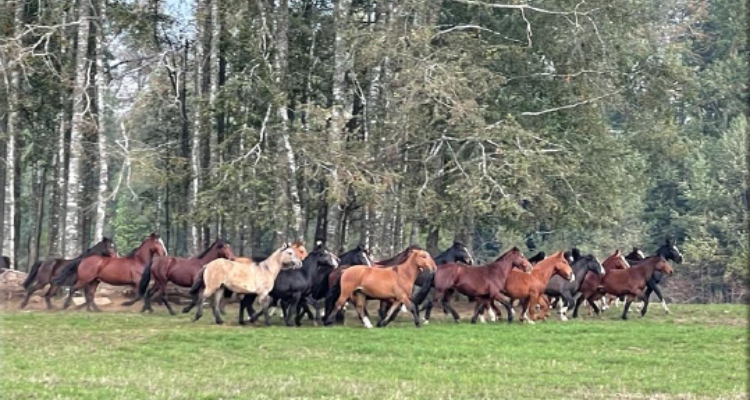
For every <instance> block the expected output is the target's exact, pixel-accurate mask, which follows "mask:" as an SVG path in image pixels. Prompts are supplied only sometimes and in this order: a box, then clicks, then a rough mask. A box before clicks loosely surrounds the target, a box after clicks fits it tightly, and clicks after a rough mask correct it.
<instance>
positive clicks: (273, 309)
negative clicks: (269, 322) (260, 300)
mask: <svg viewBox="0 0 750 400" xmlns="http://www.w3.org/2000/svg"><path fill="white" fill-rule="evenodd" d="M274 314H276V307H271V308H269V309H268V316H269V317H273V315H274Z"/></svg>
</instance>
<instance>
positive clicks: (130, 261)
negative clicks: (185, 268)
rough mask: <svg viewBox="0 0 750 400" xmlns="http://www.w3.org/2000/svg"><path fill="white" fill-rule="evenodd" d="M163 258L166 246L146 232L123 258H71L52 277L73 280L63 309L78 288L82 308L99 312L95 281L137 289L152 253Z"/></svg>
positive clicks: (61, 281) (64, 281) (57, 281)
mask: <svg viewBox="0 0 750 400" xmlns="http://www.w3.org/2000/svg"><path fill="white" fill-rule="evenodd" d="M155 255H156V256H160V257H164V256H166V255H167V249H166V248H165V247H164V242H162V240H161V238H160V237H159V235H157V234H156V233H155V232H154V233H152V234H151V235H149V236H148V237H147V238H146V239H145V240H144V241H143V242H142V243H141V245H140V246H138V247H137V248H136V249H134V250H133V251H131V252H130V254H128V255H127V256H125V257H117V258H110V257H101V256H91V257H87V258H83V259H80V260H76V261H73V262H72V263H70V264H68V265H67V266H65V267H64V268H63V270H62V271H61V272H60V274H59V275H58V276H56V277H55V278H53V279H52V283H54V284H56V285H66V284H67V285H69V283H67V282H68V280H71V279H73V278H74V279H75V281H74V282H75V283H74V284H73V286H72V287H71V291H70V294H69V295H68V298H67V299H66V300H65V305H64V306H63V309H66V308H68V307H69V306H70V303H71V302H72V300H73V297H72V294H73V292H75V291H76V290H78V289H81V288H85V289H84V295H85V297H86V309H87V310H89V311H101V310H100V309H99V307H98V306H97V305H96V304H95V303H94V294H95V293H96V288H97V287H98V286H99V283H101V282H105V283H108V284H110V285H115V286H126V285H127V286H132V287H133V289H134V290H138V283H139V282H140V280H141V275H143V269H144V268H145V267H146V264H147V263H148V262H149V261H151V259H153V258H154V256H155ZM135 301H136V300H131V301H126V302H125V303H123V305H132V304H133V303H135Z"/></svg>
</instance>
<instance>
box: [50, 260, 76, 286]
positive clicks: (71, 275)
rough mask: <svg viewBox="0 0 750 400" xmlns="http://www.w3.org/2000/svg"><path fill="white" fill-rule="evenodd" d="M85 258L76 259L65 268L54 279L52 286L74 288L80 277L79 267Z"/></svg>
mask: <svg viewBox="0 0 750 400" xmlns="http://www.w3.org/2000/svg"><path fill="white" fill-rule="evenodd" d="M81 260H83V258H80V257H79V258H76V259H75V260H73V261H71V262H70V264H68V265H66V266H64V267H63V269H62V270H61V271H60V273H59V274H57V275H56V276H55V277H53V278H52V284H53V285H56V286H72V285H73V284H74V283H75V280H76V279H77V277H78V266H79V265H80V264H81Z"/></svg>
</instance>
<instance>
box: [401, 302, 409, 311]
mask: <svg viewBox="0 0 750 400" xmlns="http://www.w3.org/2000/svg"><path fill="white" fill-rule="evenodd" d="M401 312H402V313H408V312H409V310H407V309H406V305H404V304H401Z"/></svg>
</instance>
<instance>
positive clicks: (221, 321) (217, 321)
mask: <svg viewBox="0 0 750 400" xmlns="http://www.w3.org/2000/svg"><path fill="white" fill-rule="evenodd" d="M223 324H224V321H223V320H220V319H217V320H216V325H223Z"/></svg>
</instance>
